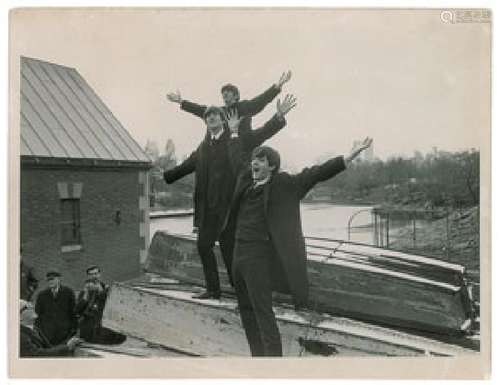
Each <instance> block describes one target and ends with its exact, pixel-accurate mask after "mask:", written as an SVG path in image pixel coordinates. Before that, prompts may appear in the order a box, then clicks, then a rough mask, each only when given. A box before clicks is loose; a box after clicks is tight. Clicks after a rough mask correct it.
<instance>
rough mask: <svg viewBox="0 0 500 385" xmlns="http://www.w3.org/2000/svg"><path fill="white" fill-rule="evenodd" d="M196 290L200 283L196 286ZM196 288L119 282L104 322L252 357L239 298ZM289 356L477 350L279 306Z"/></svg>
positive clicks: (209, 352) (168, 342)
mask: <svg viewBox="0 0 500 385" xmlns="http://www.w3.org/2000/svg"><path fill="white" fill-rule="evenodd" d="M193 290H196V288H193ZM192 294H193V291H192V290H191V291H189V290H185V289H184V290H181V289H174V288H170V289H153V288H144V287H138V286H136V287H134V286H131V284H114V285H113V286H112V289H111V293H110V297H109V299H108V302H107V304H106V308H105V312H104V319H103V323H104V326H106V327H109V328H112V329H114V330H117V331H120V332H122V333H126V334H128V335H132V336H134V337H138V338H141V339H144V340H146V341H150V342H154V343H155V344H159V345H163V346H166V347H168V348H173V349H176V350H179V351H181V352H186V353H188V354H194V355H201V356H249V355H250V353H249V349H248V345H247V342H246V338H245V334H244V331H243V328H242V326H241V322H240V318H239V314H238V312H237V310H236V301H235V300H234V299H232V298H223V299H221V300H204V301H202V300H195V299H192V298H191V295H192ZM274 311H275V313H276V318H277V321H278V326H279V329H280V333H281V336H282V343H283V350H284V355H286V356H309V355H321V356H336V355H343V356H364V355H382V356H419V355H439V356H456V355H463V354H475V352H474V351H472V350H468V349H464V348H461V347H458V346H455V345H450V344H446V343H442V342H438V341H434V340H431V339H428V338H424V337H418V336H414V335H410V334H406V333H402V332H398V331H394V330H390V329H386V328H382V327H378V326H373V325H369V324H365V323H362V322H359V321H353V320H350V319H346V318H342V317H333V316H329V315H325V314H322V315H320V314H318V313H313V312H296V311H294V310H292V309H290V308H286V307H283V306H278V307H275V309H274Z"/></svg>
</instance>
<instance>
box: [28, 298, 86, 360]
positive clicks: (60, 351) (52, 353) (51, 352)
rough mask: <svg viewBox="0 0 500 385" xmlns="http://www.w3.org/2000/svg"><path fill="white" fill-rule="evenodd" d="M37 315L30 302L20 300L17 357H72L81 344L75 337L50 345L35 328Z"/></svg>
mask: <svg viewBox="0 0 500 385" xmlns="http://www.w3.org/2000/svg"><path fill="white" fill-rule="evenodd" d="M36 318H37V314H36V312H35V309H34V308H33V305H32V304H31V302H28V301H25V300H23V299H21V300H20V307H19V319H20V322H21V324H20V328H21V330H20V331H21V332H20V344H19V355H20V356H21V358H24V357H61V356H72V355H73V351H74V349H75V347H76V346H77V345H78V344H79V343H80V342H81V340H80V339H79V338H77V337H72V338H70V339H69V340H68V341H67V342H65V343H61V344H58V345H51V343H50V342H49V340H48V339H47V338H46V337H45V336H44V335H43V334H42V333H41V332H40V330H39V329H38V328H37V327H36V326H35V320H36Z"/></svg>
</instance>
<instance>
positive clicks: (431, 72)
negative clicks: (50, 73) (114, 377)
mask: <svg viewBox="0 0 500 385" xmlns="http://www.w3.org/2000/svg"><path fill="white" fill-rule="evenodd" d="M37 12H38V13H36V15H35V14H34V13H31V14H30V13H29V12H28V13H25V14H24V15H19V16H21V17H20V19H19V20H18V21H20V23H18V24H16V25H15V28H14V30H13V34H12V35H11V36H12V38H13V39H14V40H15V43H16V44H14V45H13V52H14V55H16V56H18V55H19V54H20V55H25V56H29V57H35V58H38V59H42V60H47V61H51V62H55V63H58V64H63V65H67V66H70V67H74V68H76V69H77V70H78V71H79V72H80V73H81V75H82V76H83V77H84V78H85V79H86V80H87V82H88V83H89V84H90V85H91V86H92V87H93V88H94V90H95V91H96V92H97V94H98V95H99V96H100V97H101V98H102V99H103V100H104V102H105V103H106V104H107V105H108V106H109V107H110V109H111V110H112V111H113V113H114V114H115V115H116V116H117V118H118V119H119V120H120V121H121V122H122V124H123V125H124V126H125V127H126V128H127V129H128V130H129V132H130V133H131V134H132V136H133V137H134V138H135V139H136V140H137V141H138V142H139V144H140V145H141V146H144V144H145V143H146V140H147V139H151V140H154V141H156V142H157V143H158V144H159V147H160V149H162V148H163V147H164V144H165V142H166V140H167V139H168V138H171V139H172V140H173V141H174V143H175V145H176V152H177V154H178V155H179V156H182V155H184V154H187V153H189V152H190V151H191V150H192V149H194V148H195V147H196V145H197V144H198V143H199V141H200V140H201V139H202V137H203V135H204V131H205V126H204V124H203V122H202V121H201V120H200V119H198V118H196V117H194V116H191V115H189V114H187V113H185V112H183V111H181V110H179V107H178V105H177V104H173V103H171V102H168V101H167V100H166V97H165V94H166V93H167V92H169V91H175V90H176V89H179V90H180V91H181V94H182V96H183V98H186V99H188V100H192V101H196V102H201V103H205V104H207V103H208V104H217V105H220V104H221V103H222V101H221V97H220V87H221V85H222V84H224V83H227V82H231V83H234V84H236V85H237V86H238V87H239V88H240V93H241V95H242V97H243V98H250V97H253V96H255V95H257V94H258V93H260V92H262V91H264V90H265V89H266V88H268V87H269V86H270V85H271V84H272V83H274V82H276V81H277V80H278V79H279V76H280V74H281V72H282V71H284V70H287V69H291V70H292V72H293V76H292V80H291V81H290V82H289V83H288V84H287V85H286V86H285V89H284V93H286V92H291V93H293V94H295V95H296V97H297V99H298V106H297V107H296V108H295V109H294V110H292V111H291V112H290V114H289V115H288V116H287V118H288V125H287V127H286V128H285V129H284V131H282V132H280V133H279V134H277V135H276V136H275V137H274V138H273V139H272V140H271V141H270V144H271V145H273V146H275V147H276V148H277V149H278V150H279V151H280V152H281V154H282V158H283V161H284V163H285V164H288V165H290V166H292V167H293V168H296V167H302V166H304V165H307V164H309V163H313V162H315V161H316V160H317V159H318V158H324V156H325V155H327V154H332V155H333V154H343V153H346V152H347V151H349V149H350V147H351V145H352V142H353V141H354V140H356V139H362V138H363V137H365V136H371V137H373V138H374V153H375V156H378V157H381V158H387V157H388V156H392V155H397V154H401V155H412V154H413V152H414V151H415V150H419V151H421V152H424V153H425V152H428V151H431V150H432V147H434V146H436V147H438V148H439V149H443V150H451V151H453V150H461V149H468V148H472V147H474V148H479V143H480V142H481V138H480V134H481V135H483V136H489V132H488V127H489V108H490V107H489V81H490V79H489V68H490V59H489V44H490V41H489V24H481V23H469V24H452V23H444V22H443V21H442V20H441V17H440V15H441V11H440V10H426V11H415V10H413V11H402V10H392V11H382V10H377V11H367V10H364V11H360V10H357V11H356V10H330V11H324V10H323V11H321V10H314V11H313V10H280V11H276V10H232V11H227V10H226V11H220V10H219V11H217V10H211V11H206V10H189V11H183V10H170V11H152V10H128V11H125V10H114V11H107V12H103V11H98V12H95V11H94V12H92V11H86V12H82V11H75V10H70V11H65V12H64V14H61V13H60V12H61V11H59V13H58V14H57V13H56V14H55V13H54V12H53V11H50V12H49V11H45V12H40V11H37ZM284 93H283V96H284ZM274 112H275V103H272V104H270V105H269V106H268V107H266V109H265V110H264V111H263V112H262V113H261V114H259V115H258V116H256V117H255V118H254V127H257V126H259V125H261V124H263V123H264V122H265V121H266V120H267V119H269V118H270V117H271V116H272V115H273V113H274ZM482 140H483V141H484V137H483V139H482Z"/></svg>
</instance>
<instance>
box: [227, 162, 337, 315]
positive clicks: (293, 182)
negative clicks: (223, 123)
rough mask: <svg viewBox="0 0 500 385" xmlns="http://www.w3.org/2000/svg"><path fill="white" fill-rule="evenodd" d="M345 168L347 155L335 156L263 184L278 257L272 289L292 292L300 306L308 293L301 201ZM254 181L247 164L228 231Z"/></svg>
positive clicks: (236, 192) (231, 213)
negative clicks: (318, 185) (322, 182)
mask: <svg viewBox="0 0 500 385" xmlns="http://www.w3.org/2000/svg"><path fill="white" fill-rule="evenodd" d="M344 169H345V163H344V158H343V157H336V158H333V159H330V160H328V161H327V162H325V163H323V164H321V165H318V166H313V167H310V168H305V169H304V170H302V172H300V173H298V174H295V175H290V174H288V173H285V172H279V173H277V174H275V175H274V176H273V177H272V178H271V180H270V181H269V182H268V183H267V184H266V185H265V186H264V209H265V212H266V219H267V224H268V230H269V232H270V235H271V239H272V241H273V244H274V247H275V249H276V252H277V254H278V257H279V258H278V261H277V263H276V264H275V265H274V266H272V271H273V279H272V280H273V286H274V287H273V288H274V289H275V290H277V291H280V292H285V293H290V294H292V296H293V298H294V300H295V303H296V304H297V305H300V306H304V305H306V304H307V299H308V294H309V293H308V291H309V285H308V280H307V267H306V261H307V257H306V247H305V241H304V235H303V233H302V224H301V219H300V200H301V199H302V198H304V197H305V195H306V194H307V192H308V191H309V190H310V189H311V188H312V187H313V186H314V185H315V184H316V183H318V182H321V181H325V180H327V179H330V178H332V177H333V176H335V175H336V174H338V173H340V172H341V171H343V170H344ZM252 183H253V181H252V175H251V172H250V169H249V168H248V167H244V168H243V169H242V171H241V173H240V176H239V178H238V182H237V184H236V188H235V192H234V196H233V199H232V202H231V207H230V212H229V215H228V217H227V219H226V222H225V229H226V230H228V231H233V232H234V230H235V226H236V220H237V217H238V211H239V205H240V201H241V198H242V196H243V193H244V192H245V191H246V189H247V188H248V187H249V186H250V185H251V184H252Z"/></svg>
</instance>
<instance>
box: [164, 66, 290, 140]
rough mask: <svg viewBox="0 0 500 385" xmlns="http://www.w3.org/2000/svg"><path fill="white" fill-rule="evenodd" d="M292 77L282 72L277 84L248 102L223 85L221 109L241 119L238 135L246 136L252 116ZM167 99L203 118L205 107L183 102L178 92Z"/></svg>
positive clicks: (231, 85)
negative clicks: (222, 104)
mask: <svg viewBox="0 0 500 385" xmlns="http://www.w3.org/2000/svg"><path fill="white" fill-rule="evenodd" d="M291 77H292V72H291V71H287V72H283V74H282V75H281V77H280V79H279V80H278V82H277V83H275V84H273V85H272V86H271V87H269V88H268V89H267V90H266V91H264V92H263V93H262V94H260V95H258V96H256V97H255V98H253V99H250V100H240V91H239V90H238V87H236V86H235V85H233V84H225V85H224V86H222V88H221V94H222V99H223V100H224V106H223V107H221V109H222V110H223V112H224V115H227V114H228V113H232V114H236V115H237V116H238V117H239V118H241V119H242V121H241V123H240V125H239V129H238V130H239V134H240V135H246V134H248V133H249V132H250V131H251V125H252V116H254V115H257V114H258V113H259V112H261V111H262V110H263V109H264V107H265V106H266V105H268V104H269V103H270V102H271V101H272V100H273V99H274V98H275V97H276V96H277V95H278V94H279V93H280V92H281V89H282V88H283V85H284V84H285V83H286V82H288V81H289V80H290V79H291ZM167 99H168V100H170V101H171V102H174V103H179V105H180V107H181V109H182V110H184V111H186V112H189V113H191V114H193V115H196V116H198V117H200V118H204V114H205V110H206V109H207V106H205V105H201V104H197V103H193V102H190V101H188V100H184V99H182V97H181V94H180V92H179V91H177V92H175V93H169V94H167Z"/></svg>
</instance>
